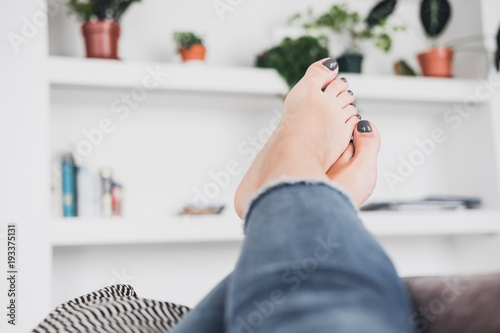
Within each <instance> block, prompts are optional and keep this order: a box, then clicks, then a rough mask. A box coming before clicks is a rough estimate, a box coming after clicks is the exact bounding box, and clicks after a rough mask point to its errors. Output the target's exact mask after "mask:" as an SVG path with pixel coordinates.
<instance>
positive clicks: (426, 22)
mask: <svg viewBox="0 0 500 333" xmlns="http://www.w3.org/2000/svg"><path fill="white" fill-rule="evenodd" d="M450 17H451V7H450V4H449V2H448V0H422V3H421V4H420V22H421V23H422V26H423V27H424V31H425V34H426V35H427V37H429V38H430V39H431V40H432V44H433V46H436V44H437V38H438V37H439V35H440V34H441V33H442V32H443V30H444V28H445V27H446V25H447V24H448V22H449V20H450Z"/></svg>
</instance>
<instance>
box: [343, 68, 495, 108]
mask: <svg viewBox="0 0 500 333" xmlns="http://www.w3.org/2000/svg"><path fill="white" fill-rule="evenodd" d="M340 76H345V77H346V78H347V80H348V81H349V82H350V85H351V88H352V90H353V91H354V92H355V96H356V98H357V99H367V100H376V101H405V102H406V101H411V102H437V103H463V102H464V100H465V98H466V97H467V96H473V97H475V96H476V90H477V88H478V86H480V85H481V84H480V82H479V81H477V80H466V79H443V78H428V77H408V76H396V75H392V76H390V75H387V76H370V75H363V74H351V73H341V74H340ZM483 90H484V88H483ZM487 102H488V100H487V99H482V100H479V103H487Z"/></svg>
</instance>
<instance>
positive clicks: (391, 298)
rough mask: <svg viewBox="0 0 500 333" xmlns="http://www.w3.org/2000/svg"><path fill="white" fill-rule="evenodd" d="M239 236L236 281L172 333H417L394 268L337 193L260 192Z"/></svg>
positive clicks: (307, 188) (312, 189)
mask: <svg viewBox="0 0 500 333" xmlns="http://www.w3.org/2000/svg"><path fill="white" fill-rule="evenodd" d="M245 233H246V237H245V241H244V244H243V248H242V251H241V255H240V257H239V260H238V262H237V264H236V267H235V269H234V271H233V272H232V273H231V274H230V275H229V276H228V277H226V278H225V279H224V280H223V281H222V282H221V283H220V284H219V285H218V286H217V287H215V289H214V290H213V291H212V292H211V293H210V294H209V295H208V296H207V297H206V298H205V299H204V300H202V301H201V303H200V304H199V305H198V306H197V307H195V308H194V309H193V310H192V311H191V312H190V313H189V314H188V315H186V317H185V318H184V319H183V320H182V321H181V322H180V323H179V324H178V325H177V326H176V327H175V328H174V330H173V332H174V333H188V332H189V333H204V332H207V333H208V332H210V333H219V332H220V333H222V332H230V333H257V332H265V333H281V332H283V333H285V332H286V333H294V332H297V333H299V332H300V333H304V332H315V333H322V332H329V333H330V332H339V333H351V332H352V333H354V332H356V333H368V332H372V333H378V332H380V333H392V332H394V333H410V332H413V331H414V329H413V328H412V326H411V325H410V321H409V317H410V313H411V312H410V305H409V300H408V298H407V295H406V291H405V289H404V287H403V285H402V282H401V280H400V279H399V277H398V275H397V274H396V271H395V269H394V266H393V264H392V263H391V261H390V259H389V258H388V257H387V255H386V254H385V253H384V251H383V250H382V248H381V247H380V245H379V244H378V243H377V241H376V240H375V239H374V238H373V237H372V235H371V234H370V233H369V232H368V231H367V230H366V229H365V228H364V226H363V225H362V223H361V221H360V219H359V218H358V215H357V210H356V209H355V208H354V206H353V205H352V204H351V202H350V200H349V199H348V197H347V196H346V195H345V194H344V193H343V191H342V190H341V189H339V188H338V187H337V186H335V185H333V184H329V183H325V182H317V181H295V182H286V181H282V182H278V183H275V184H271V185H269V186H267V187H266V188H265V189H264V190H262V191H260V192H259V194H258V195H257V196H256V197H255V198H254V199H253V201H252V202H251V204H250V206H249V209H248V213H247V215H246V217H245Z"/></svg>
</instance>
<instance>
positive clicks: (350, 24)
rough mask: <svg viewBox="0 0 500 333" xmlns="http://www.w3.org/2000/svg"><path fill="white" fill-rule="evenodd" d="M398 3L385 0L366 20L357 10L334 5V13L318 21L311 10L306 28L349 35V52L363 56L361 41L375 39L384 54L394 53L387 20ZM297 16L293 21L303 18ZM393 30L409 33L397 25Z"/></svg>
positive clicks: (393, 0)
mask: <svg viewBox="0 0 500 333" xmlns="http://www.w3.org/2000/svg"><path fill="white" fill-rule="evenodd" d="M396 5H397V0H383V1H381V2H379V3H377V4H376V5H375V7H373V8H372V10H371V11H370V13H369V14H368V16H367V17H366V18H365V19H362V18H361V17H360V15H359V14H358V13H357V12H355V11H350V10H349V8H348V6H347V5H346V4H342V5H333V6H332V7H331V8H330V10H329V11H328V12H326V13H324V14H322V15H321V16H319V17H317V18H313V16H312V11H311V10H309V12H308V18H307V19H306V22H305V23H304V24H303V27H304V28H306V29H318V28H320V29H321V28H325V29H327V30H329V31H330V32H332V33H334V34H346V35H347V36H348V39H349V42H348V45H347V47H346V49H347V50H346V53H360V52H361V42H362V41H368V40H372V41H374V43H375V46H376V47H378V48H379V49H381V50H382V51H384V52H388V51H390V49H391V47H392V38H391V36H390V35H389V28H388V27H387V19H388V18H389V16H390V15H391V14H392V13H393V12H394V10H395V8H396ZM300 18H301V15H300V14H296V15H294V16H293V17H292V18H291V19H290V22H293V21H295V20H297V19H300ZM392 30H393V31H398V30H405V27H402V26H394V27H392Z"/></svg>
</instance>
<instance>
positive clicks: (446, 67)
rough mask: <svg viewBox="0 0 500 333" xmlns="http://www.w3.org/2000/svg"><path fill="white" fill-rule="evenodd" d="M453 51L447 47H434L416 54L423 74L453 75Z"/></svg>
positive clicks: (435, 75) (433, 75) (431, 75)
mask: <svg viewBox="0 0 500 333" xmlns="http://www.w3.org/2000/svg"><path fill="white" fill-rule="evenodd" d="M454 55H455V52H454V51H453V49H450V48H447V47H436V48H433V49H430V50H428V51H425V52H422V53H420V54H419V55H418V63H419V64H420V69H421V70H422V75H423V76H430V77H453V58H454Z"/></svg>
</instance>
